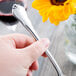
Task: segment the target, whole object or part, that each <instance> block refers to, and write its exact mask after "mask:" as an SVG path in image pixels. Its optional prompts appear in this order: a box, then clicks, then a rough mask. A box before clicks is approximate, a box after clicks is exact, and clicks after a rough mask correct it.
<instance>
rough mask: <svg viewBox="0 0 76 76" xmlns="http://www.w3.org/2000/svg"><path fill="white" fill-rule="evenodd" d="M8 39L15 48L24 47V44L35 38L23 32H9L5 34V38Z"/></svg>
mask: <svg viewBox="0 0 76 76" xmlns="http://www.w3.org/2000/svg"><path fill="white" fill-rule="evenodd" d="M6 37H7V39H10V40H11V42H13V43H12V44H14V47H16V48H24V47H25V46H28V45H30V44H32V43H33V42H34V41H35V40H34V39H33V38H30V37H29V36H27V35H24V34H11V35H6V36H5V38H6Z"/></svg>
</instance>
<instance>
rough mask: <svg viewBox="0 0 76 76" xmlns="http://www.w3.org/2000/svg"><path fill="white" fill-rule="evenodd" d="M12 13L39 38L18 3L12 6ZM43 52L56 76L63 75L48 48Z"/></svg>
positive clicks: (35, 37)
mask: <svg viewBox="0 0 76 76" xmlns="http://www.w3.org/2000/svg"><path fill="white" fill-rule="evenodd" d="M12 13H13V15H14V16H15V17H16V18H17V19H18V20H19V21H20V22H21V23H22V25H23V26H24V28H25V29H26V30H27V31H28V32H29V33H30V34H31V35H32V36H33V37H34V39H35V40H39V39H40V38H39V36H38V34H37V33H36V31H35V30H34V28H33V26H32V23H31V21H30V20H29V18H28V16H27V13H26V11H25V9H24V7H22V6H20V5H18V4H14V5H13V7H12ZM45 53H46V54H47V56H48V58H49V60H50V62H51V63H52V65H53V66H54V68H55V70H56V71H57V74H58V76H64V75H63V73H62V71H61V69H60V67H59V65H58V64H57V62H56V61H55V59H54V57H53V56H52V54H51V53H50V52H49V50H47V51H46V52H45Z"/></svg>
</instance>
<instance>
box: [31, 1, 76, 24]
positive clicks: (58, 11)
mask: <svg viewBox="0 0 76 76" xmlns="http://www.w3.org/2000/svg"><path fill="white" fill-rule="evenodd" d="M75 6H76V0H34V1H33V3H32V7H33V8H35V9H37V10H39V13H40V15H41V16H42V20H43V22H45V21H47V20H48V18H49V20H50V22H51V23H54V24H55V25H58V24H59V22H60V21H64V20H67V19H68V17H69V16H70V15H71V14H74V13H75V8H74V7H75Z"/></svg>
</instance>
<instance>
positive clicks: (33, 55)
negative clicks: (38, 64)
mask: <svg viewBox="0 0 76 76" xmlns="http://www.w3.org/2000/svg"><path fill="white" fill-rule="evenodd" d="M49 43H50V42H49V40H48V39H46V38H45V39H41V40H39V41H36V42H34V43H33V44H31V45H30V46H28V47H26V48H24V51H25V53H26V54H27V56H28V60H29V62H30V63H32V62H34V61H35V60H37V59H38V58H39V56H41V55H42V54H43V53H44V52H45V51H46V50H47V48H48V47H49Z"/></svg>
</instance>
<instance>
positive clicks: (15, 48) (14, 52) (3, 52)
mask: <svg viewBox="0 0 76 76" xmlns="http://www.w3.org/2000/svg"><path fill="white" fill-rule="evenodd" d="M48 47H49V40H48V39H47V38H43V39H41V40H39V41H35V40H34V39H33V38H31V37H29V36H27V35H23V34H11V35H6V36H1V37H0V76H32V71H33V70H37V69H38V61H37V60H38V58H39V57H40V56H41V55H42V56H44V57H46V54H45V53H44V52H45V51H46V50H47V48H48Z"/></svg>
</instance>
